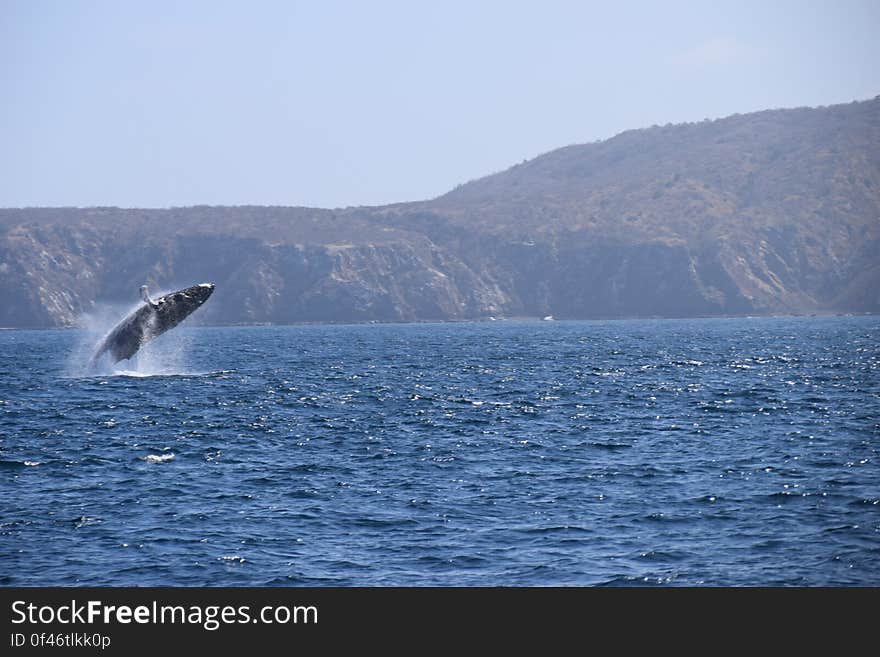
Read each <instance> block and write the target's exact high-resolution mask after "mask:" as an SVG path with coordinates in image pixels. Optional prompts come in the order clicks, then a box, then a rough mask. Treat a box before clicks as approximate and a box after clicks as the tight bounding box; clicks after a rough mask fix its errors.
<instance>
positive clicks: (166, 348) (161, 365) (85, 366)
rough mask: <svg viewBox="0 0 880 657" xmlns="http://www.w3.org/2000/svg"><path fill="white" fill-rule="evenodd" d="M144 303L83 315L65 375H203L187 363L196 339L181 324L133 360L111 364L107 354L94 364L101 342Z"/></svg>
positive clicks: (153, 342) (149, 344)
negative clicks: (191, 369) (94, 357)
mask: <svg viewBox="0 0 880 657" xmlns="http://www.w3.org/2000/svg"><path fill="white" fill-rule="evenodd" d="M161 294H167V292H165V291H163V292H162V293H161ZM159 296H161V295H159ZM141 305H142V302H141V301H137V302H135V303H133V304H132V305H130V306H128V307H124V306H119V305H102V306H99V307H97V308H96V309H95V311H94V312H92V313H89V314H86V315H82V316H81V317H79V319H78V322H77V324H78V326H79V328H80V329H81V333H80V338H79V340H77V342H76V344H75V345H74V347H73V349H72V350H71V353H70V356H69V358H68V362H67V367H66V369H65V374H66V375H67V376H69V377H73V378H79V377H91V376H131V377H149V376H179V375H193V374H199V373H198V372H192V371H190V370H189V368H188V367H187V365H186V356H187V354H188V353H189V348H190V344H191V340H192V337H191V335H190V334H189V332H188V331H187V330H186V327H178V328H176V329H174V330H171V331H168V332H167V333H164V334H162V335H160V336H159V337H157V338H155V339H154V340H151V341H150V342H149V343H147V344H146V345H144V346H143V347H141V348H140V349H139V350H138V352H137V353H136V354H135V355H134V356H133V357H132V358H130V359H129V360H123V361H119V362H118V363H111V362H110V357H109V354H105V355H104V356H103V357H102V358H101V359H99V361H98V362H97V363H92V356H93V355H94V353H95V351H96V350H97V348H98V346H99V345H100V344H101V341H102V340H103V339H104V338H105V337H107V334H108V333H110V331H112V330H113V329H114V328H115V327H116V325H117V324H119V322H121V321H122V320H123V319H124V318H125V317H128V316H129V315H130V314H131V313H133V312H134V311H135V310H137V309H138V308H139V307H140V306H141Z"/></svg>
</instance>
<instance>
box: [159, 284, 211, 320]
mask: <svg viewBox="0 0 880 657" xmlns="http://www.w3.org/2000/svg"><path fill="white" fill-rule="evenodd" d="M212 294H214V284H213V283H202V284H201V285H193V286H192V287H188V288H186V289H183V290H178V291H177V292H172V293H171V294H167V295H165V296H164V297H162V298H161V299H160V300H159V303H160V304H162V305H164V304H170V306H172V307H174V311H175V312H176V313H181V314H184V313H185V314H189V313H191V312H192V311H194V310H195V309H196V308H198V307H199V306H201V305H202V304H203V303H205V301H207V300H208V298H209V297H210V296H211V295H212Z"/></svg>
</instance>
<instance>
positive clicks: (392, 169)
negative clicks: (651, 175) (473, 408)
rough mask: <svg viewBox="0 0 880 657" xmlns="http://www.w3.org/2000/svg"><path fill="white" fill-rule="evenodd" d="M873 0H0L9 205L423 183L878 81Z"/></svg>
mask: <svg viewBox="0 0 880 657" xmlns="http://www.w3.org/2000/svg"><path fill="white" fill-rule="evenodd" d="M878 35H880V1H877V0H866V1H863V2H857V1H841V0H835V1H833V2H809V1H808V0H800V1H797V2H783V1H775V0H771V1H768V0H762V1H759V2H751V1H741V0H737V1H720V0H718V1H711V2H710V1H708V0H707V1H705V2H670V1H667V0H664V1H662V2H661V1H660V0H656V1H654V2H623V1H620V0H615V1H614V2H586V1H583V2H575V1H573V2H554V1H552V0H536V1H535V2H489V1H486V2H481V1H479V0H470V1H465V2H458V1H452V0H444V1H443V2H438V1H436V0H433V1H430V2H428V1H426V2H418V1H416V0H410V1H408V2H404V1H401V2H384V1H380V0H369V1H362V2H330V1H318V0H314V1H313V2H293V1H287V2H282V1H277V2H270V1H259V0H247V1H245V0H242V1H240V2H220V1H217V0H210V1H204V2H200V1H199V2H196V1H193V2H186V1H184V0H177V1H174V2H163V1H157V0H143V1H141V2H134V1H132V2H125V1H123V0H116V1H113V2H85V1H82V2H77V1H75V0H66V1H58V2H48V1H42V0H0V90H2V91H0V94H2V96H0V98H2V103H0V206H3V207H15V206H30V205H48V206H60V205H64V206H67V205H76V206H91V205H120V206H126V207H167V206H181V205H196V204H210V205H221V204H222V205H226V204H229V205H241V204H261V205H262V204H279V205H309V206H320V207H342V206H348V205H370V204H380V203H388V202H394V201H406V200H418V199H425V198H430V197H433V196H437V195H439V194H442V193H444V192H446V191H448V190H449V189H451V188H452V187H454V186H455V185H457V184H459V183H461V182H465V181H467V180H470V179H473V178H478V177H480V176H483V175H486V174H489V173H492V172H495V171H499V170H501V169H505V168H507V167H508V166H510V165H512V164H515V163H517V162H520V161H522V160H523V159H526V158H532V157H534V156H536V155H538V154H540V153H543V152H546V151H549V150H552V149H554V148H557V147H560V146H565V145H568V144H572V143H582V142H588V141H593V140H596V139H605V138H608V137H611V136H613V135H614V134H616V133H618V132H620V131H622V130H626V129H629V128H638V127H645V126H649V125H652V124H664V123H667V122H672V123H679V122H683V121H695V120H701V119H703V118H706V117H709V118H717V117H721V116H726V115H728V114H733V113H736V112H749V111H753V110H759V109H767V108H775V107H795V106H804V105H810V106H815V105H830V104H834V103H841V102H849V101H851V100H856V99H860V100H861V99H867V98H872V97H874V96H876V95H878V94H880V36H878Z"/></svg>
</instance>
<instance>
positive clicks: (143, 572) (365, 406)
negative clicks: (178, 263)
mask: <svg viewBox="0 0 880 657" xmlns="http://www.w3.org/2000/svg"><path fill="white" fill-rule="evenodd" d="M94 340H95V336H94V335H92V334H88V333H84V332H79V331H0V481H2V484H0V583H2V584H4V585H233V586H238V585H255V586H262V585H285V586H286V585H344V586H348V585H367V586H375V585H480V586H487V585H528V586H531V585H541V586H543V585H578V586H580V585H644V584H647V585H880V453H878V452H880V318H878V317H814V318H760V319H703V320H680V321H679V320H657V321H604V322H603V321H596V322H541V321H533V322H506V321H505V322H500V321H499V322H486V323H461V324H457V323H456V324H411V325H351V326H293V327H254V328H188V327H181V328H180V329H178V330H176V331H172V332H171V333H169V334H166V335H165V336H162V337H161V338H159V339H158V340H156V342H155V343H154V344H153V345H151V346H150V348H149V349H147V350H146V353H144V354H143V356H142V357H141V359H140V360H139V362H138V363H137V364H127V365H126V368H121V369H119V370H118V371H106V372H103V373H100V374H97V375H96V374H93V373H89V372H88V371H87V370H86V369H85V361H86V360H87V358H88V350H89V348H90V347H91V346H92V345H93V344H94Z"/></svg>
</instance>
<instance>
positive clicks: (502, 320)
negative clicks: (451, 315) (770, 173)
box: [0, 311, 880, 331]
mask: <svg viewBox="0 0 880 657" xmlns="http://www.w3.org/2000/svg"><path fill="white" fill-rule="evenodd" d="M872 316H873V317H880V313H872V312H864V313H838V312H832V311H825V312H822V311H817V312H813V313H782V314H767V315H756V314H742V315H687V316H681V317H661V316H648V315H633V316H626V317H555V316H554V317H553V319H552V320H547V319H545V318H543V317H528V316H522V317H496V318H494V319H491V318H489V317H477V318H469V319H413V320H401V321H395V320H348V321H338V322H336V321H326V320H323V321H302V322H285V323H273V322H247V323H241V324H199V323H193V324H191V325H190V326H189V328H253V327H267V328H278V327H282V326H371V325H377V326H391V325H396V326H397V325H408V324H412V325H418V324H495V323H499V324H504V323H530V322H541V323H546V324H553V323H560V322H561V323H573V322H632V321H674V322H677V321H682V320H690V319H706V320H715V319H718V320H721V319H786V318H788V319H809V318H828V317H872ZM185 328H186V327H185ZM83 330H85V329H84V328H83V327H81V326H31V327H29V326H0V331H83Z"/></svg>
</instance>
